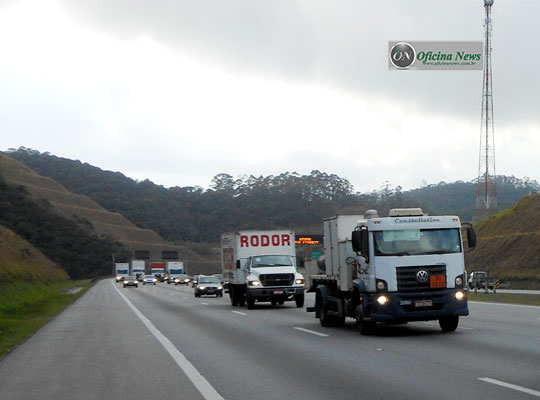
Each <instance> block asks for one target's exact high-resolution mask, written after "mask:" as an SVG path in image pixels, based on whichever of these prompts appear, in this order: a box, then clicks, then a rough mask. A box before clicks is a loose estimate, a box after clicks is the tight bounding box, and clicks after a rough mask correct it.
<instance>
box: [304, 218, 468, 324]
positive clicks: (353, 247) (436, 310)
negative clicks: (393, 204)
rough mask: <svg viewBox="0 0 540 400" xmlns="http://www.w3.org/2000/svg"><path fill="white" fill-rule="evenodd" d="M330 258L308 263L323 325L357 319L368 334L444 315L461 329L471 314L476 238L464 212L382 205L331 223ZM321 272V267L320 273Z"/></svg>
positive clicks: (327, 224)
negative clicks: (469, 286)
mask: <svg viewBox="0 0 540 400" xmlns="http://www.w3.org/2000/svg"><path fill="white" fill-rule="evenodd" d="M323 225H324V257H323V258H321V259H319V260H311V261H309V262H308V263H307V269H308V270H309V271H312V272H313V271H315V272H316V274H315V275H312V276H310V279H309V281H310V287H309V291H312V292H315V305H314V306H313V307H308V309H307V311H314V312H315V316H316V317H317V318H319V320H320V323H321V325H323V326H336V325H342V324H344V323H345V318H346V317H350V318H354V319H355V321H356V325H357V327H358V330H359V331H360V332H361V333H362V334H367V333H370V332H372V331H373V329H374V328H375V325H376V323H381V322H382V323H407V322H409V321H430V320H438V321H439V325H440V327H441V329H442V330H443V331H454V330H455V329H456V328H457V326H458V323H459V317H460V316H466V315H468V314H469V309H468V305H467V291H466V279H467V277H466V272H465V261H464V253H465V252H466V251H469V250H472V249H474V247H475V245H476V235H475V233H474V230H473V228H472V226H471V225H470V224H464V225H468V227H467V229H466V233H467V243H468V246H467V247H468V249H467V250H465V248H464V247H465V244H464V240H463V238H462V224H461V223H460V220H459V218H458V217H456V216H428V215H424V213H423V212H422V210H421V209H419V208H415V209H393V210H390V214H389V216H388V217H384V218H381V217H379V216H378V215H377V212H376V211H375V210H369V211H367V212H366V216H365V217H364V216H363V215H340V216H336V217H333V218H328V219H325V220H324V223H323ZM318 271H321V272H318Z"/></svg>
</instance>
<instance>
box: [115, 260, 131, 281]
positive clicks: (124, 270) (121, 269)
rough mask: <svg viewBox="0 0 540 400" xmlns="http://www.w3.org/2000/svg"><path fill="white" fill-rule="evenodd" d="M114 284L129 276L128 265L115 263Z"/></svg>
mask: <svg viewBox="0 0 540 400" xmlns="http://www.w3.org/2000/svg"><path fill="white" fill-rule="evenodd" d="M114 270H115V273H116V282H121V281H123V280H124V279H125V278H127V277H128V276H129V263H116V264H115V265H114Z"/></svg>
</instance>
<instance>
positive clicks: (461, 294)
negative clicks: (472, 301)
mask: <svg viewBox="0 0 540 400" xmlns="http://www.w3.org/2000/svg"><path fill="white" fill-rule="evenodd" d="M455 296H456V299H458V300H460V301H461V300H463V299H464V298H465V292H464V291H463V290H458V291H457V292H456V294H455Z"/></svg>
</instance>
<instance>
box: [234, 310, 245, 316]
mask: <svg viewBox="0 0 540 400" xmlns="http://www.w3.org/2000/svg"><path fill="white" fill-rule="evenodd" d="M231 312H233V313H235V314H239V315H247V314H246V313H245V312H240V311H231Z"/></svg>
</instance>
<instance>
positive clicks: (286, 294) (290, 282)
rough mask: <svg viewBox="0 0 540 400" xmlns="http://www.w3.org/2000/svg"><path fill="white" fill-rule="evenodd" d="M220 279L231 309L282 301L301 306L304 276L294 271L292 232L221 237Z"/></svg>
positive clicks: (246, 232) (248, 233)
mask: <svg viewBox="0 0 540 400" xmlns="http://www.w3.org/2000/svg"><path fill="white" fill-rule="evenodd" d="M221 265H222V274H223V279H224V280H225V281H226V282H228V288H229V297H230V299H231V304H232V305H233V306H244V305H245V304H247V306H248V308H250V309H252V308H253V307H254V306H255V302H264V301H268V302H270V303H272V305H276V304H280V305H281V304H283V303H284V302H285V301H292V300H294V301H295V302H296V306H297V307H303V306H304V277H303V276H302V275H301V274H300V273H298V272H297V271H296V250H295V244H294V232H292V231H289V230H273V231H255V230H253V231H241V232H234V233H225V234H223V235H222V236H221Z"/></svg>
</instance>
